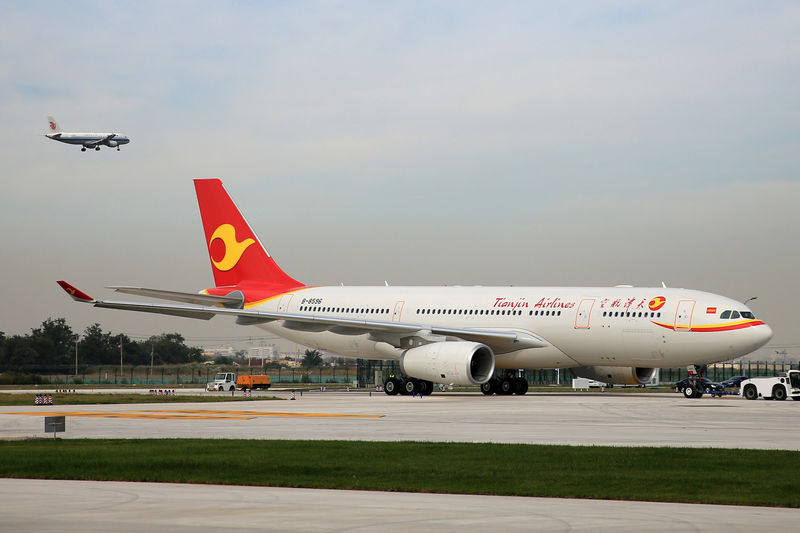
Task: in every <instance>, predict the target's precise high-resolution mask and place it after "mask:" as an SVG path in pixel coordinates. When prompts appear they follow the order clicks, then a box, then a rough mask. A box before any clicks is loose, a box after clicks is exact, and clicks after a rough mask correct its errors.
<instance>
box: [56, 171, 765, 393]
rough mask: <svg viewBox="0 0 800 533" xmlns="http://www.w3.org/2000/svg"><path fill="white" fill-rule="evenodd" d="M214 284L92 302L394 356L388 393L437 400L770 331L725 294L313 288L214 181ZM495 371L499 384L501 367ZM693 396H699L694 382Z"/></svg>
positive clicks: (739, 341)
mask: <svg viewBox="0 0 800 533" xmlns="http://www.w3.org/2000/svg"><path fill="white" fill-rule="evenodd" d="M194 183H195V190H196V192H197V200H198V203H199V206H200V216H201V218H202V222H203V227H204V230H205V238H206V243H207V245H208V252H209V256H210V259H211V268H212V271H213V274H214V281H215V286H214V287H213V288H210V289H205V290H203V291H201V292H200V293H190V292H189V293H186V292H176V291H168V290H160V289H148V288H142V287H128V286H125V287H110V288H113V289H116V291H118V292H123V293H129V294H136V295H140V296H146V297H152V298H159V299H165V300H172V301H176V302H182V303H181V304H161V303H145V302H130V301H109V300H97V299H95V298H92V297H91V296H88V295H87V294H86V293H84V292H82V291H80V290H79V289H77V288H75V287H74V286H72V285H70V284H69V283H67V282H65V281H59V282H58V283H59V285H61V287H62V288H63V289H64V290H66V291H67V292H68V293H69V294H70V295H71V296H72V297H73V298H74V299H75V300H77V301H80V302H85V303H90V304H93V305H94V306H96V307H107V308H112V309H126V310H132V311H142V312H149V313H162V314H167V315H176V316H182V317H189V318H197V319H205V320H208V319H210V318H212V317H213V316H215V315H228V316H232V317H235V319H236V323H237V324H240V325H253V326H257V327H259V328H262V329H264V330H266V331H268V332H270V333H272V334H275V335H279V336H281V337H283V338H286V339H289V340H291V341H294V342H297V343H300V344H303V345H305V346H310V347H313V348H318V349H322V350H326V351H330V352H335V353H337V354H341V355H343V356H346V357H359V358H366V359H383V360H394V361H397V362H398V363H399V367H400V368H401V369H402V371H403V373H404V374H405V376H406V377H404V378H397V377H390V378H388V379H387V380H386V381H385V383H384V387H385V391H386V392H387V393H388V394H396V393H397V392H401V393H420V394H429V393H430V392H431V390H432V389H433V384H434V383H441V384H456V385H480V386H481V389H482V390H483V392H484V393H486V394H492V393H498V394H512V393H515V394H524V393H525V392H526V391H527V381H526V380H525V379H524V378H520V377H518V374H519V373H518V370H519V369H544V368H571V369H572V370H573V372H574V373H575V374H576V375H578V376H581V377H586V378H591V379H595V380H598V381H603V382H607V383H617V384H643V383H646V382H647V381H649V380H650V379H651V378H652V377H653V375H654V374H655V370H656V369H657V368H660V367H661V368H664V367H678V366H687V367H688V368H690V369H692V370H693V369H698V370H700V371H701V373H702V370H704V368H705V366H706V365H708V364H710V363H715V362H720V361H726V360H729V359H733V358H736V357H739V356H742V355H745V354H747V353H750V352H752V351H753V350H756V349H757V348H759V347H761V346H763V345H764V344H765V343H766V342H767V341H768V340H769V339H770V338H771V337H772V330H771V329H770V327H769V326H768V325H767V324H765V323H764V322H762V321H761V320H758V319H757V318H756V317H755V315H754V314H753V312H752V311H751V310H750V309H748V308H747V306H745V305H744V304H743V303H741V302H737V301H736V300H732V299H730V298H726V297H725V296H719V295H716V294H711V293H708V292H701V291H696V290H688V289H671V288H669V289H668V288H665V287H656V288H646V287H630V286H623V287H390V286H378V287H344V286H331V287H315V286H309V285H305V284H303V283H301V282H299V281H297V280H295V279H293V278H292V277H290V276H289V275H288V274H286V273H285V272H284V271H283V270H281V268H280V267H279V266H278V265H277V264H276V263H275V261H274V260H273V259H272V257H270V255H269V254H268V253H267V251H266V250H265V249H264V247H263V246H262V244H261V242H260V241H259V239H258V237H257V236H256V234H255V233H254V232H253V230H252V229H251V228H250V226H249V225H248V224H247V222H246V221H245V219H244V217H243V216H242V215H241V213H240V212H239V211H238V209H237V208H236V206H235V205H234V203H233V201H232V200H231V198H230V197H229V196H228V194H227V192H226V191H225V189H224V188H223V186H222V182H221V181H220V180H218V179H198V180H195V182H194ZM496 370H500V372H497V375H496V376H495V371H496ZM688 388H689V391H688V393H685V394H686V396H687V397H699V396H700V395H702V388H700V390H697V387H691V386H690V387H688Z"/></svg>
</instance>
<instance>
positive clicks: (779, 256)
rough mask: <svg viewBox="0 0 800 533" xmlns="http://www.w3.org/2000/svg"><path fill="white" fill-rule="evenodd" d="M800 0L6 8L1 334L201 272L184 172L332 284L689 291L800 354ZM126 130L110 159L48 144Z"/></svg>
mask: <svg viewBox="0 0 800 533" xmlns="http://www.w3.org/2000/svg"><path fill="white" fill-rule="evenodd" d="M798 27H800V4H798V3H796V2H780V1H767V2H764V1H753V2H747V1H733V2H728V1H725V2H702V1H701V2H667V3H664V2H638V1H623V0H619V1H598V2H570V3H566V5H561V4H559V3H555V4H554V3H553V2H461V1H453V2H447V1H434V2H403V1H397V2H392V1H385V2H373V1H365V2H357V1H352V2H349V1H342V2H334V1H330V2H284V1H275V2H235V3H234V2H230V3H228V2H178V1H176V2H146V1H143V2H125V3H119V2H81V1H77V2H69V3H60V4H59V3H55V4H54V3H52V2H37V1H32V2H22V3H19V2H18V3H11V4H8V5H6V6H5V7H4V13H3V17H2V18H0V120H2V128H0V161H1V162H2V194H0V228H1V229H2V235H1V236H0V265H2V266H1V267H0V268H1V269H2V276H0V293H1V294H2V296H3V298H4V300H5V305H4V306H3V308H2V311H0V331H3V332H5V333H6V335H10V334H24V333H28V332H30V329H31V328H34V327H37V326H39V325H40V324H41V322H42V321H43V320H45V319H46V318H48V317H64V318H66V319H67V321H68V323H69V324H70V325H71V326H72V327H73V329H75V330H76V331H83V330H84V329H85V328H86V326H88V325H90V324H93V323H95V322H98V323H100V324H101V326H102V327H103V328H104V329H105V330H110V331H112V332H114V333H118V332H124V333H127V334H129V335H132V336H139V337H141V336H149V335H152V334H157V333H163V332H179V333H181V334H183V335H184V336H185V337H187V338H188V339H189V340H190V342H194V343H195V344H213V343H222V344H224V343H226V342H227V343H232V342H234V341H241V340H242V339H246V338H247V337H249V336H255V337H259V336H263V333H262V332H261V330H258V329H257V328H254V327H242V326H235V325H234V324H233V322H232V321H231V320H230V319H226V318H223V317H218V318H215V319H212V320H211V321H208V322H206V321H193V320H189V319H181V318H175V317H166V316H155V315H154V316H150V315H143V314H136V313H128V312H121V311H113V310H101V309H95V308H92V307H90V306H81V305H78V304H76V303H74V302H72V301H71V300H70V299H69V298H67V297H66V295H65V294H63V292H62V291H61V289H59V288H58V286H57V285H56V283H55V281H56V280H59V279H65V280H67V281H69V282H71V283H73V284H74V285H76V286H78V287H80V288H81V289H83V290H84V291H86V292H87V293H89V294H90V295H93V296H96V297H98V298H107V299H114V298H117V299H119V298H120V295H114V294H113V293H112V292H111V291H109V290H107V289H105V287H107V286H109V285H135V286H145V287H154V288H164V289H175V290H184V291H197V290H200V289H203V288H206V287H208V286H210V285H211V284H212V277H211V271H210V265H209V263H208V257H207V253H206V248H205V243H204V239H203V233H202V229H201V225H200V218H199V213H198V210H197V207H196V200H195V197H194V188H193V185H192V179H193V178H201V177H219V178H221V179H222V180H223V182H224V184H225V187H226V188H227V190H228V192H229V193H230V194H231V196H232V197H233V199H234V200H235V201H236V202H237V204H238V205H239V207H240V209H241V210H242V211H243V213H244V214H245V216H246V217H247V219H248V221H249V222H250V224H251V225H252V226H253V228H254V229H255V231H256V233H258V235H259V238H260V240H261V241H262V242H263V243H264V245H265V246H266V247H267V249H268V250H269V252H270V253H271V255H272V256H273V257H274V258H275V259H276V261H277V262H278V263H279V264H280V265H281V267H282V268H283V269H284V270H286V271H287V272H288V273H289V274H290V275H292V276H293V277H295V278H296V279H299V280H301V281H303V282H305V283H308V284H314V285H326V284H340V283H344V284H345V285H373V284H380V285H382V284H383V283H384V281H387V282H388V283H390V284H391V285H474V284H479V285H517V286H523V285H524V286H539V285H569V286H571V285H583V286H613V285H618V284H631V285H637V286H661V283H662V282H664V283H665V284H666V285H667V286H670V287H686V288H693V289H700V290H706V291H709V292H714V293H718V294H723V295H725V296H729V297H732V298H735V299H738V300H739V301H744V300H746V299H748V298H751V297H754V296H756V297H757V298H758V299H757V300H755V301H752V302H750V304H749V305H750V307H751V308H752V309H753V310H754V311H755V313H756V314H757V315H758V316H759V317H760V318H762V319H764V320H765V321H766V322H767V323H769V324H770V325H771V326H772V328H773V330H774V332H775V336H774V338H773V339H772V341H771V342H770V343H769V345H768V346H767V347H766V348H764V349H762V351H761V352H759V353H762V354H771V353H774V352H775V351H777V350H782V349H786V350H787V351H788V352H789V355H790V356H794V357H795V358H796V357H800V333H798V329H797V327H796V326H795V323H794V320H793V317H794V310H795V309H794V303H795V302H796V301H797V299H798V287H800V283H798V281H797V266H798V244H797V242H798V241H797V236H798V226H800V224H799V223H798V218H797V215H796V203H797V200H798V198H800V170H799V169H800V96H799V95H800V93H798V90H797V89H798V87H800V37H798V33H797V28H798ZM47 115H53V116H54V117H56V119H57V120H58V122H59V124H60V125H61V126H62V127H63V128H64V129H65V130H66V131H116V132H121V133H124V134H126V135H128V136H129V137H130V138H131V143H130V144H129V145H127V146H124V147H123V148H122V150H121V151H119V152H117V151H116V150H111V149H103V150H101V151H100V152H94V151H88V152H86V153H82V152H81V151H80V150H79V148H77V147H74V146H68V145H64V144H61V143H57V142H54V141H51V140H49V139H46V138H45V137H43V136H42V134H43V133H45V127H46V117H47Z"/></svg>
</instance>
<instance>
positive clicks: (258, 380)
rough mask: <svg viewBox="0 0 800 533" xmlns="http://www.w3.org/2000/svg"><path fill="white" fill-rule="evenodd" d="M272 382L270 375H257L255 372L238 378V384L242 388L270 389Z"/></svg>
mask: <svg viewBox="0 0 800 533" xmlns="http://www.w3.org/2000/svg"><path fill="white" fill-rule="evenodd" d="M271 384H272V382H271V381H270V379H269V376H256V375H253V374H242V375H240V376H239V377H238V378H236V386H237V387H238V388H240V389H241V390H247V389H251V390H252V389H265V390H266V389H268V388H269V386H270V385H271Z"/></svg>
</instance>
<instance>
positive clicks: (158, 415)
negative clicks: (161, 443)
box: [0, 409, 384, 420]
mask: <svg viewBox="0 0 800 533" xmlns="http://www.w3.org/2000/svg"><path fill="white" fill-rule="evenodd" d="M0 415H20V416H44V415H46V416H77V417H86V418H139V419H156V420H253V419H254V418H259V417H286V418H382V417H383V416H384V415H355V414H347V413H290V412H280V411H214V410H202V409H179V410H174V411H170V410H153V411H141V412H131V413H112V412H102V411H40V412H36V411H27V412H16V413H0Z"/></svg>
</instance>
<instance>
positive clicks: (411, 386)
mask: <svg viewBox="0 0 800 533" xmlns="http://www.w3.org/2000/svg"><path fill="white" fill-rule="evenodd" d="M415 392H417V384H416V383H414V380H413V379H407V380H406V382H405V383H403V393H404V394H409V395H410V394H414V393H415Z"/></svg>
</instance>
